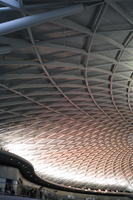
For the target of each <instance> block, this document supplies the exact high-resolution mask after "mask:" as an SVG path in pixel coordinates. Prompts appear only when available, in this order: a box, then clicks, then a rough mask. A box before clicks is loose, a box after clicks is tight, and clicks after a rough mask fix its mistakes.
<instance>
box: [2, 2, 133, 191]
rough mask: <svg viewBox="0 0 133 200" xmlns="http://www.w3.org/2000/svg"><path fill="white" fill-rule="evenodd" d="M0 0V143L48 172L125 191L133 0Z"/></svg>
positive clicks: (130, 169) (131, 113) (130, 164)
mask: <svg viewBox="0 0 133 200" xmlns="http://www.w3.org/2000/svg"><path fill="white" fill-rule="evenodd" d="M0 5H1V7H0V12H1V19H0V22H1V24H0V145H1V146H2V147H4V148H5V149H8V150H9V151H11V152H13V153H16V154H18V155H19V156H22V157H23V158H25V159H27V160H28V161H30V162H31V163H32V164H33V166H34V168H35V170H36V172H37V173H38V174H39V176H40V177H41V178H44V179H45V180H48V181H50V182H53V183H57V184H61V185H64V186H71V187H75V188H82V189H85V188H87V189H88V188H90V189H103V190H104V189H107V190H119V191H130V192H132V191H133V152H132V150H133V132H132V126H133V12H132V10H133V1H132V0H126V1H124V0H105V1H103V0H73V1H65V0H64V1H59V0H57V1H56V2H55V1H52V0H49V1H44V0H24V1H23V2H22V1H15V0H14V1H12V2H10V1H6V0H0ZM30 16H31V18H29V17H30ZM15 19H19V20H18V21H16V20H15ZM28 23H29V24H28Z"/></svg>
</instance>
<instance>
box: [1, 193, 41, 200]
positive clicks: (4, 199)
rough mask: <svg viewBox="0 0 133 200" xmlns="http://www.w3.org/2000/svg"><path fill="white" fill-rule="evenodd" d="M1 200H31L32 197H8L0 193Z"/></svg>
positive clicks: (34, 199)
mask: <svg viewBox="0 0 133 200" xmlns="http://www.w3.org/2000/svg"><path fill="white" fill-rule="evenodd" d="M37 199H39V198H32V200H37ZM0 200H31V198H30V197H25V196H17V195H13V196H12V195H6V194H1V193H0Z"/></svg>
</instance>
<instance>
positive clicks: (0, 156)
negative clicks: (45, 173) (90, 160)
mask: <svg viewBox="0 0 133 200" xmlns="http://www.w3.org/2000/svg"><path fill="white" fill-rule="evenodd" d="M0 164H1V165H6V166H11V167H15V168H18V169H19V170H20V172H21V174H22V175H23V176H24V178H26V179H27V180H28V181H30V182H32V183H35V184H37V185H40V186H42V187H46V188H50V189H54V190H60V191H66V192H73V193H79V194H90V195H103V196H119V197H129V198H132V197H133V193H128V192H104V191H100V192H99V191H87V190H83V189H78V188H72V187H67V186H62V185H57V184H54V183H51V182H48V181H45V180H44V179H41V178H40V177H39V176H38V175H37V174H36V173H35V171H34V167H33V166H32V164H31V163H30V162H29V161H27V160H25V159H24V158H22V157H20V156H18V155H16V154H13V153H10V152H7V151H4V150H0Z"/></svg>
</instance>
